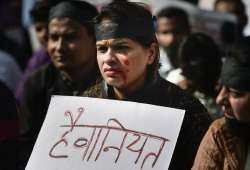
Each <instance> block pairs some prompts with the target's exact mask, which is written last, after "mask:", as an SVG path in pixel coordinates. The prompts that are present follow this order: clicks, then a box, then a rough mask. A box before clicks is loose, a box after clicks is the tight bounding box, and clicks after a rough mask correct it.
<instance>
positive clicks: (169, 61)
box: [156, 7, 190, 79]
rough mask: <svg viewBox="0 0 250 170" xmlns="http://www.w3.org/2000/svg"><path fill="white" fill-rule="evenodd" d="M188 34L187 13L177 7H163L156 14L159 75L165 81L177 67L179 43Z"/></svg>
mask: <svg viewBox="0 0 250 170" xmlns="http://www.w3.org/2000/svg"><path fill="white" fill-rule="evenodd" d="M189 34H190V24H189V19H188V15H187V13H186V12H185V11H184V10H182V9H180V8H178V7H165V8H163V9H162V10H160V11H159V12H158V13H157V31H156V35H157V39H158V42H159V44H160V68H159V73H160V75H161V76H162V77H163V78H164V79H166V77H167V75H168V73H169V71H170V70H172V69H175V68H178V67H179V61H178V57H177V53H178V49H179V45H180V43H181V41H182V40H183V39H184V38H185V37H186V36H187V35H189Z"/></svg>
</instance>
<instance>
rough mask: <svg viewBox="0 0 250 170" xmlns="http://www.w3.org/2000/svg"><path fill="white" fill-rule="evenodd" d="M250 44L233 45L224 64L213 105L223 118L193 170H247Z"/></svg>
mask: <svg viewBox="0 0 250 170" xmlns="http://www.w3.org/2000/svg"><path fill="white" fill-rule="evenodd" d="M249 43H250V37H247V38H244V39H243V40H241V41H240V42H238V43H237V44H236V45H234V46H233V48H232V50H231V52H230V53H229V54H228V55H229V56H228V57H227V58H226V61H225V62H224V63H223V67H222V73H221V83H222V87H221V90H220V93H219V95H218V96H217V99H216V101H217V103H218V104H219V105H220V106H221V108H222V110H223V112H224V117H223V118H220V119H218V120H216V121H214V122H213V123H212V124H211V126H210V128H209V130H208V131H207V133H206V135H205V136H204V138H203V140H202V142H201V145H200V147H199V150H198V152H197V155H196V158H195V162H194V165H193V168H192V169H193V170H196V169H197V170H200V169H203V170H210V169H218V170H219V169H237V170H244V169H249V167H248V168H246V167H245V166H246V160H247V159H250V148H249V147H250V146H249V142H250V135H249V131H250V74H249V72H250V47H249ZM247 155H248V158H247ZM248 161H250V160H248ZM248 166H249V165H248Z"/></svg>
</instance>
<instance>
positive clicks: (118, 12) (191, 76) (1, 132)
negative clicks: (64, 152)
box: [0, 0, 250, 170]
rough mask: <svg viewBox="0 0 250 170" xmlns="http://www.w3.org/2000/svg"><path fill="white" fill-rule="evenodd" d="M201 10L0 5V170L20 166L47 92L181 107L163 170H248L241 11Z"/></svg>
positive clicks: (227, 1) (247, 46)
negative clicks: (177, 129) (178, 125)
mask: <svg viewBox="0 0 250 170" xmlns="http://www.w3.org/2000/svg"><path fill="white" fill-rule="evenodd" d="M142 2H143V1H142ZM147 2H148V1H147ZM198 3H199V1H198V0H185V1H184V0H183V1H169V2H165V1H160V0H156V1H150V3H148V4H142V3H134V2H127V1H126V0H114V1H112V2H109V1H103V2H99V1H97V2H95V1H89V2H85V1H78V0H68V1H63V0H53V1H50V0H33V1H30V3H28V4H27V3H24V2H23V3H22V1H20V0H1V1H0V18H1V19H0V101H1V108H0V109H1V111H0V153H1V156H0V157H1V159H0V160H1V161H0V170H22V169H24V168H25V166H26V164H27V161H28V159H29V157H30V154H31V151H32V148H33V146H34V143H35V141H36V139H37V136H38V133H39V131H40V128H41V126H42V124H43V121H44V119H45V116H46V113H47V109H48V106H49V102H50V98H51V96H52V95H67V96H88V97H98V98H107V99H117V100H127V101H136V102H141V103H149V104H155V105H159V106H166V107H173V108H180V109H184V110H186V115H185V119H184V122H183V125H182V128H181V132H180V136H179V138H178V141H177V145H176V148H175V151H174V155H173V158H172V160H171V163H170V167H169V169H176V170H182V169H195V170H196V169H200V170H210V169H225V170H226V169H235V170H236V169H237V170H244V169H245V170H246V169H247V168H248V169H250V167H249V164H250V163H249V161H250V156H249V155H250V153H249V148H250V147H249V142H250V141H249V139H250V138H249V137H250V135H249V134H250V133H249V134H248V133H247V132H248V131H249V130H250V72H249V71H250V37H248V36H246V35H245V34H244V29H245V27H246V25H247V23H248V17H247V13H246V5H245V4H244V2H243V1H242V0H215V1H214V2H213V10H211V11H206V10H202V9H200V8H199V6H198ZM25 5H29V6H30V7H27V6H25ZM24 9H25V10H26V12H27V11H28V12H27V16H28V22H26V23H25V24H24V22H22V21H23V20H22V19H23V18H21V17H22V15H23V13H24V12H25V10H24ZM129 11H130V13H129ZM116 40H117V41H116ZM135 55H136V59H134V58H135V57H134V56H135ZM124 70H125V71H124ZM159 96H161V97H160V99H159ZM183 154H184V155H183ZM184 156H185V158H184Z"/></svg>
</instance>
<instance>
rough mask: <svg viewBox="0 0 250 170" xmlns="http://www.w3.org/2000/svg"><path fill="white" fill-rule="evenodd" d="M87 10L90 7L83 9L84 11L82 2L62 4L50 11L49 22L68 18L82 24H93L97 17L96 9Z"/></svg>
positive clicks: (65, 2)
mask: <svg viewBox="0 0 250 170" xmlns="http://www.w3.org/2000/svg"><path fill="white" fill-rule="evenodd" d="M89 6H90V5H89ZM84 8H86V9H84ZM87 8H88V6H87V7H83V9H81V4H80V2H77V1H64V2H61V3H59V4H57V5H56V6H55V7H53V8H52V9H51V10H50V13H49V21H51V20H52V19H54V18H65V17H67V18H70V19H72V20H75V21H77V22H79V23H81V24H84V23H88V22H91V20H92V19H93V17H95V16H96V14H97V12H96V13H95V11H94V10H95V9H92V8H94V7H91V6H90V7H89V9H87ZM90 8H91V9H90ZM93 11H94V12H93Z"/></svg>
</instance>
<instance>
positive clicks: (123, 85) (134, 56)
mask: <svg viewBox="0 0 250 170" xmlns="http://www.w3.org/2000/svg"><path fill="white" fill-rule="evenodd" d="M96 45H97V60H98V65H99V69H100V71H101V74H102V76H103V78H104V80H105V81H106V82H107V84H109V85H111V86H113V87H114V88H115V89H122V90H125V91H126V92H128V93H129V92H132V91H134V90H136V89H138V88H139V87H140V86H141V85H142V84H143V83H144V81H145V77H146V69H147V66H148V65H150V64H152V63H153V62H154V59H155V53H156V50H155V47H154V45H153V44H152V45H151V47H149V48H145V47H143V46H142V45H140V44H139V43H138V42H136V41H133V40H131V39H128V38H120V39H108V40H100V41H97V43H96Z"/></svg>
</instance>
